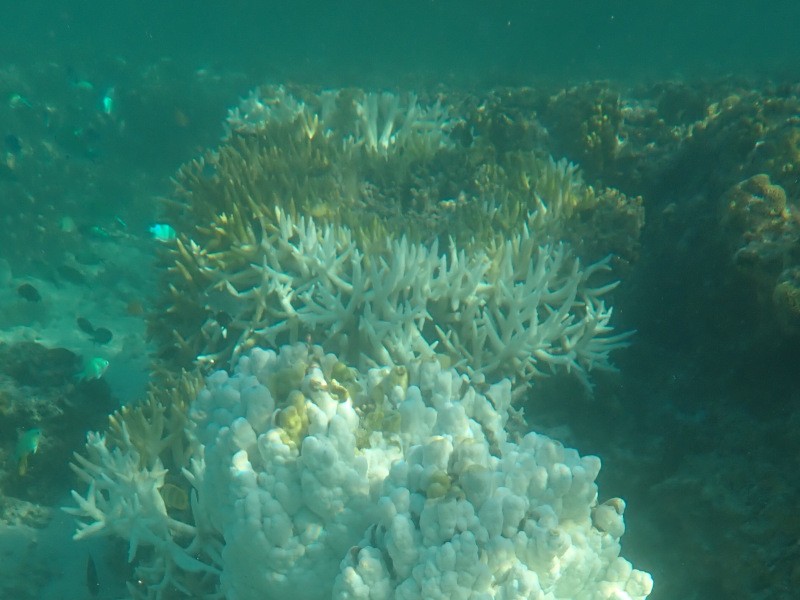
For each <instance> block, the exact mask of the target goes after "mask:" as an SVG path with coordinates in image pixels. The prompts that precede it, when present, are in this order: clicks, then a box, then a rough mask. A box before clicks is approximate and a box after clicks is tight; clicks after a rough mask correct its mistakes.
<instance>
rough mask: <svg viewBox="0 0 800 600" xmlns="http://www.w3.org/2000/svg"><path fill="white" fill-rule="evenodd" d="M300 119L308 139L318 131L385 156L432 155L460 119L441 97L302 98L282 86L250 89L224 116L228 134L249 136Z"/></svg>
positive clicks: (446, 143)
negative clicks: (426, 102) (433, 99)
mask: <svg viewBox="0 0 800 600" xmlns="http://www.w3.org/2000/svg"><path fill="white" fill-rule="evenodd" d="M296 122H297V123H299V124H300V125H301V129H302V130H303V131H304V132H305V135H306V137H308V138H309V139H311V138H313V137H314V136H315V135H317V133H318V132H322V133H323V134H324V135H332V134H334V132H335V135H337V136H338V139H341V140H342V142H343V144H344V145H347V146H359V147H363V148H364V149H365V150H366V151H367V152H368V153H371V154H375V155H379V156H383V157H388V156H389V155H394V154H397V153H398V152H400V151H405V152H409V151H412V152H413V153H414V155H415V156H417V157H419V156H430V155H432V154H433V153H434V152H435V151H436V150H437V149H439V148H443V147H447V146H449V145H451V142H450V140H449V137H448V133H449V132H450V131H451V130H452V128H453V126H454V124H455V123H457V122H458V119H456V118H455V117H453V116H451V115H450V114H449V113H448V111H447V110H446V108H445V107H444V106H443V105H442V103H441V101H436V102H435V103H433V104H431V105H423V104H420V103H419V102H418V100H417V96H416V94H412V93H408V94H395V93H392V92H360V93H355V94H353V95H352V96H351V94H344V93H342V92H337V91H334V90H325V91H322V92H321V93H319V94H313V95H309V97H308V98H307V99H306V100H301V99H299V98H297V97H296V96H294V95H293V94H291V93H290V92H289V91H287V90H286V88H285V87H284V86H262V87H261V88H258V89H256V90H253V91H251V92H250V93H249V94H248V95H247V97H246V98H243V99H242V100H241V101H240V103H239V105H238V106H235V107H234V108H232V109H231V110H229V111H228V115H227V117H226V119H225V130H226V138H230V137H231V136H232V135H233V134H239V135H253V134H257V133H260V132H263V131H264V130H266V129H267V128H268V127H270V126H274V125H276V124H291V123H296Z"/></svg>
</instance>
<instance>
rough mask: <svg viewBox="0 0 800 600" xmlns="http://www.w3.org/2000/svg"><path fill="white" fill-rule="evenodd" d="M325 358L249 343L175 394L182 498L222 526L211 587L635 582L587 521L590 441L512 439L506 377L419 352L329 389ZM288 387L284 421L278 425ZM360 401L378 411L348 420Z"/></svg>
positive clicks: (331, 593)
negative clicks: (204, 379)
mask: <svg viewBox="0 0 800 600" xmlns="http://www.w3.org/2000/svg"><path fill="white" fill-rule="evenodd" d="M340 364H341V363H339V362H338V360H337V359H336V357H335V356H332V355H329V354H328V355H324V354H323V353H322V350H321V348H319V347H313V348H309V347H307V346H305V345H295V346H292V347H284V348H283V349H282V350H281V352H280V353H279V354H276V353H275V352H273V351H263V350H258V349H256V350H253V351H252V352H251V353H250V354H249V355H248V356H245V357H243V358H242V359H241V360H240V361H239V364H238V366H237V369H236V372H235V374H234V375H233V376H232V377H229V376H227V375H225V374H224V373H221V372H220V373H218V374H216V375H214V376H212V377H211V378H210V380H209V386H208V387H207V389H206V390H205V391H203V392H202V393H201V394H200V396H199V397H198V400H197V401H196V402H195V403H194V405H193V407H192V421H193V422H194V423H195V424H196V434H197V437H198V440H199V441H200V442H201V443H202V446H203V448H204V452H205V460H204V461H202V462H197V463H196V464H195V469H194V473H195V485H196V486H197V489H198V497H199V502H198V505H197V507H196V508H197V510H198V511H200V512H202V513H203V518H204V520H205V521H207V522H209V523H212V524H214V526H215V527H217V528H218V533H219V534H220V535H221V536H222V538H223V539H224V540H225V547H224V549H223V551H222V574H221V589H222V591H223V593H224V595H225V597H226V598H236V599H237V600H248V599H256V598H258V599H263V598H267V599H268V598H285V597H288V595H291V596H292V597H295V598H298V599H299V600H305V599H315V598H331V597H333V598H365V599H366V598H370V599H379V598H386V599H389V598H408V599H411V598H417V599H422V598H425V599H429V598H448V599H450V598H477V597H481V598H487V599H488V598H531V597H540V598H553V599H556V598H579V599H580V598H587V599H588V598H593V599H597V598H614V599H621V598H644V597H646V595H647V594H648V593H649V592H650V589H651V587H652V581H651V579H650V577H649V575H647V574H645V573H642V572H639V571H635V570H632V569H631V567H630V564H629V563H628V562H627V561H625V560H624V559H622V558H620V557H619V551H620V545H619V538H618V537H615V536H614V535H612V534H611V533H609V532H607V531H604V530H600V529H598V528H597V527H595V526H594V525H593V521H592V508H593V506H595V505H596V504H597V486H596V484H595V483H594V481H595V478H596V476H597V473H598V471H599V469H600V461H599V459H597V458H596V457H591V456H588V457H580V456H579V455H578V453H577V452H576V451H575V450H570V449H566V448H564V447H563V446H562V445H561V444H559V443H558V442H555V441H553V440H551V439H549V438H547V437H545V436H542V435H537V434H533V433H531V434H528V435H526V436H524V437H522V438H521V439H516V436H515V435H513V434H511V433H510V432H509V428H508V419H509V415H510V412H509V411H510V407H511V385H510V382H509V381H508V380H503V381H501V382H500V383H498V384H495V385H493V386H491V387H489V388H488V389H486V390H485V392H484V393H481V392H479V391H477V390H476V389H475V388H474V387H473V386H471V385H470V382H469V379H468V378H467V377H466V376H464V375H460V374H458V373H457V372H456V371H454V370H452V369H449V370H448V369H442V368H441V366H440V365H439V363H438V362H437V361H435V360H424V361H421V362H416V363H414V364H413V365H412V366H411V368H410V370H409V372H408V379H407V381H406V380H402V381H401V382H400V383H399V384H398V385H394V386H387V385H386V384H385V382H386V381H387V379H389V380H391V377H390V374H391V369H388V368H383V369H372V370H371V371H370V372H369V373H368V374H367V375H366V376H364V377H359V378H358V379H357V385H352V386H350V388H349V389H352V390H360V391H358V392H356V393H355V395H354V396H352V397H350V396H349V395H348V394H345V395H339V396H337V395H334V394H333V393H332V389H334V388H336V386H337V382H336V380H335V378H334V377H333V376H332V373H333V372H334V371H335V370H336V369H337V365H340ZM298 365H301V366H305V374H304V375H302V376H300V372H299V369H298ZM391 381H393V380H391ZM291 382H294V383H291ZM337 389H338V388H337ZM297 395H300V397H301V398H302V406H301V409H300V412H302V413H304V414H305V415H306V417H307V425H306V427H305V429H304V430H303V432H302V433H301V435H300V436H299V437H296V436H295V435H294V434H291V433H290V431H289V428H287V427H282V426H281V425H280V423H282V422H284V421H283V420H282V418H281V413H282V412H283V411H286V410H287V407H286V405H285V403H286V402H287V401H288V402H291V401H289V400H286V399H289V398H292V397H297ZM281 397H283V398H285V399H284V400H281ZM294 406H297V405H296V404H294ZM273 407H276V408H275V409H274V410H273V411H272V413H271V414H272V417H271V418H269V419H264V415H266V414H268V413H269V410H270V409H271V408H273ZM376 412H377V413H380V414H381V415H382V420H381V422H382V423H383V425H384V427H385V428H384V429H382V430H373V431H370V432H367V433H368V434H369V435H368V437H366V438H365V437H364V436H363V435H362V433H363V428H365V427H367V426H368V425H367V424H368V423H374V422H375V421H374V420H372V419H370V415H371V414H374V413H376ZM364 439H368V442H367V443H366V444H365V445H363V446H362V445H360V444H359V440H364ZM621 518H622V516H621V515H619V519H621ZM615 533H616V532H615Z"/></svg>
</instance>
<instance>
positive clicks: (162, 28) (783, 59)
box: [0, 0, 800, 83]
mask: <svg viewBox="0 0 800 600" xmlns="http://www.w3.org/2000/svg"><path fill="white" fill-rule="evenodd" d="M4 4H6V6H5V8H4V19H3V23H2V25H0V27H2V29H0V31H2V48H3V56H4V57H5V58H6V59H7V60H23V61H24V60H26V59H30V58H31V57H33V56H37V57H46V58H48V59H54V60H59V61H61V62H78V61H87V62H91V61H92V60H93V59H96V58H100V57H103V56H114V55H120V56H125V57H127V58H128V59H129V60H132V61H143V62H148V61H152V60H154V59H157V58H160V57H163V56H171V57H173V58H175V59H176V60H178V61H179V62H181V63H184V64H188V65H208V66H212V65H218V66H220V67H222V68H225V69H230V70H241V71H244V72H247V73H249V74H251V75H260V74H267V73H269V74H275V76H277V77H278V78H285V77H290V76H294V77H298V78H301V79H307V78H312V79H314V80H330V82H336V80H339V79H341V80H343V81H349V82H350V83H358V82H363V81H364V80H366V79H369V78H375V79H378V80H384V81H386V82H391V81H394V80H396V78H397V77H398V76H399V75H400V76H402V75H405V76H417V75H419V74H420V73H422V74H423V75H428V76H430V77H432V78H434V79H436V78H446V77H451V76H456V77H463V78H467V80H473V78H477V79H486V80H489V81H505V82H508V81H522V80H529V79H530V78H531V77H534V78H538V77H545V78H555V79H559V80H565V79H566V80H570V79H583V78H592V79H598V78H604V77H616V78H619V77H624V78H627V77H633V78H654V77H658V78H663V77H673V76H681V75H687V74H696V73H700V74H709V73H727V72H731V71H735V72H737V73H741V74H763V73H765V72H770V71H773V72H781V71H784V72H791V70H792V69H793V68H794V67H795V63H794V61H795V59H796V56H797V55H798V53H800V41H798V38H797V35H796V28H795V23H796V22H797V21H798V19H800V8H798V6H797V4H796V3H794V2H791V1H790V0H782V1H776V2H770V3H768V4H766V5H760V4H758V3H753V2H744V1H741V2H726V3H724V4H721V3H704V2H688V1H684V2H669V3H662V2H634V1H612V2H576V1H566V2H549V3H548V2H537V1H534V0H531V1H528V2H525V1H516V2H507V1H500V2H475V1H465V2H454V1H449V2H448V1H436V0H428V1H420V0H412V1H410V2H402V3H400V2H391V3H390V2H366V1H362V2H357V1H352V0H346V1H342V2H243V1H235V2H227V3H215V2H189V1H179V2H168V3H161V2H137V3H135V5H134V3H131V4H123V5H120V4H118V3H113V2H100V1H96V0H91V1H87V2H61V3H59V4H58V5H57V7H56V6H55V5H53V4H52V3H50V2H45V1H32V2H16V3H12V2H6V3H4Z"/></svg>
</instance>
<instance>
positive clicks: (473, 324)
mask: <svg viewBox="0 0 800 600" xmlns="http://www.w3.org/2000/svg"><path fill="white" fill-rule="evenodd" d="M256 256H257V257H258V258H256V259H255V260H254V262H253V263H252V264H251V265H250V267H249V268H246V269H244V270H240V271H239V272H238V273H236V274H235V275H233V276H228V275H227V274H225V273H224V272H222V271H218V270H214V269H207V270H206V271H205V274H206V277H207V278H208V282H207V284H206V288H205V291H204V292H203V294H204V298H205V302H206V306H205V308H206V310H208V312H209V314H215V313H217V312H218V311H220V310H222V311H227V312H228V313H229V314H230V315H231V316H232V317H233V321H232V326H231V327H230V329H234V330H238V331H241V333H240V337H239V340H238V342H237V344H236V348H235V350H234V356H236V355H237V354H239V353H240V352H241V351H242V350H246V349H247V347H248V346H249V345H250V344H251V343H252V340H254V339H255V340H259V341H260V343H270V344H272V345H273V346H279V345H281V344H284V343H286V342H292V341H297V340H299V339H304V337H305V336H306V335H309V336H310V337H311V338H312V340H324V343H325V347H326V349H327V350H330V351H333V352H336V353H339V354H341V355H342V356H343V357H346V358H347V359H348V360H350V361H353V362H355V363H357V364H359V365H364V366H371V365H375V364H400V365H404V364H407V363H408V362H409V361H411V360H413V359H415V358H418V357H430V356H433V355H434V354H436V353H439V354H446V355H448V356H449V358H450V359H451V360H452V362H453V363H454V364H455V365H456V366H457V367H458V368H460V369H462V370H463V371H464V372H466V373H467V374H469V375H470V376H476V375H480V376H482V377H486V378H490V379H496V378H497V377H498V376H500V377H503V376H517V377H518V378H519V380H518V383H527V382H528V381H529V379H530V377H531V375H533V374H536V373H538V372H540V371H541V370H542V369H545V370H547V371H550V370H555V369H557V368H563V369H566V370H567V371H570V372H572V373H575V374H577V375H578V376H579V377H580V379H581V381H583V382H584V383H586V384H587V385H588V376H587V374H588V372H589V371H591V370H593V369H608V368H610V363H609V360H608V354H609V352H610V351H611V350H613V349H615V348H618V347H620V346H622V345H624V344H625V339H626V338H627V337H628V334H625V333H623V334H615V333H613V330H612V328H611V326H610V324H609V321H610V318H611V315H612V309H610V308H606V306H605V303H604V302H603V299H602V296H603V295H604V294H605V293H607V292H608V291H609V290H610V289H612V288H613V287H614V284H613V283H612V284H610V285H601V286H599V287H592V285H591V284H590V279H592V276H593V275H595V274H596V273H598V272H600V271H605V270H607V269H608V264H607V260H604V261H600V262H598V263H596V264H593V265H589V266H587V267H583V266H582V265H581V264H580V263H579V261H578V260H577V259H575V258H574V257H572V256H571V254H570V252H569V250H568V248H567V247H566V246H565V245H562V244H544V245H542V246H540V245H538V244H537V242H536V240H535V239H534V237H533V235H532V234H531V233H530V231H529V230H528V229H527V228H523V231H522V232H521V233H520V234H519V235H517V236H514V237H513V238H512V239H510V240H507V241H505V242H502V243H497V244H494V245H493V246H492V247H490V248H488V249H487V250H485V251H484V250H479V251H475V252H471V253H469V254H467V253H466V252H464V251H460V250H459V249H458V248H456V247H455V246H454V245H452V244H451V247H450V248H449V251H448V252H446V253H441V252H440V251H439V248H438V244H437V243H436V242H434V243H433V244H432V245H431V246H430V247H427V246H425V245H422V244H414V243H411V242H409V241H408V240H407V239H406V238H400V239H390V240H387V243H386V248H385V250H384V251H380V252H378V251H375V252H372V253H369V254H365V253H364V252H363V251H362V250H361V249H360V248H359V246H358V245H357V244H356V242H355V241H354V239H353V236H352V235H351V232H350V231H349V230H348V229H347V228H345V227H335V226H325V227H318V226H317V225H316V224H315V222H314V221H313V219H310V218H308V219H306V218H301V219H300V220H299V221H295V220H294V219H292V218H291V217H289V216H288V215H285V214H282V213H281V214H280V215H279V219H278V223H277V224H276V226H275V227H272V228H271V230H270V231H265V232H264V235H263V236H262V239H261V243H260V250H259V251H258V252H257V254H256ZM256 261H258V262H256ZM211 325H212V326H213V322H212V323H211ZM220 358H222V357H218V356H205V357H200V360H205V361H212V362H213V361H215V360H217V359H220Z"/></svg>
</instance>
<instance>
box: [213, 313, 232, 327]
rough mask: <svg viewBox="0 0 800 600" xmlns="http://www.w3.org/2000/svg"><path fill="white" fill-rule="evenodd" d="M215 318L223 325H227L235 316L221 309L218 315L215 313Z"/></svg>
mask: <svg viewBox="0 0 800 600" xmlns="http://www.w3.org/2000/svg"><path fill="white" fill-rule="evenodd" d="M214 319H215V320H216V321H217V323H219V324H220V325H221V326H222V327H227V326H228V325H230V324H231V322H232V321H233V317H231V316H230V315H229V314H228V313H226V312H225V311H224V310H221V311H219V312H218V313H217V314H216V315H214Z"/></svg>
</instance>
